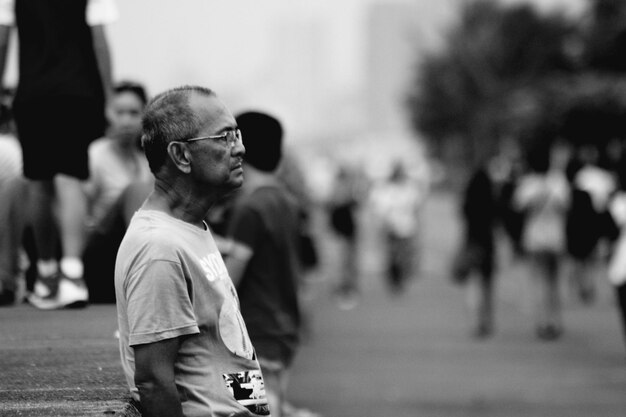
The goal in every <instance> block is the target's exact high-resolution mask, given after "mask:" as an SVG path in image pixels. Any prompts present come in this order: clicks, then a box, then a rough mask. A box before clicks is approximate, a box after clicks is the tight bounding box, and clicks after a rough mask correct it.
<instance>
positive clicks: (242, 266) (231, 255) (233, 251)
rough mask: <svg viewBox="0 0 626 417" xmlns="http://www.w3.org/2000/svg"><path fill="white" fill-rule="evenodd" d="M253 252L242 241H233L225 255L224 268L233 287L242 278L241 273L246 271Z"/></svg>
mask: <svg viewBox="0 0 626 417" xmlns="http://www.w3.org/2000/svg"><path fill="white" fill-rule="evenodd" d="M253 254H254V252H253V250H252V248H251V247H250V246H248V245H246V244H244V243H241V242H237V241H233V242H232V243H231V246H230V250H229V251H228V256H227V257H226V260H225V263H226V269H227V270H228V275H230V279H232V280H233V284H235V287H236V286H237V285H239V283H240V282H241V279H242V278H243V273H244V272H245V271H246V267H247V266H248V262H250V258H252V255H253Z"/></svg>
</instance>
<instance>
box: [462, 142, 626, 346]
mask: <svg viewBox="0 0 626 417" xmlns="http://www.w3.org/2000/svg"><path fill="white" fill-rule="evenodd" d="M625 149H626V147H625V143H624V141H623V140H621V139H618V138H616V139H615V140H612V141H610V142H609V143H608V144H607V145H606V146H599V145H598V144H596V143H594V142H588V143H579V144H573V143H569V142H566V141H563V140H558V139H557V140H553V141H545V142H543V143H541V144H538V145H536V146H534V147H532V148H530V149H527V150H525V151H524V152H522V151H521V150H520V149H516V148H511V149H507V150H506V151H504V152H501V154H499V155H497V156H496V157H493V158H489V159H486V160H485V161H483V162H482V163H480V164H478V165H477V167H476V168H475V171H474V172H473V174H472V176H471V178H470V180H469V181H468V183H467V186H466V188H465V192H464V194H463V198H462V209H461V217H462V219H463V223H464V240H463V242H462V244H461V245H460V247H459V249H458V252H457V254H456V256H455V258H454V262H453V265H454V267H453V271H452V272H453V277H454V279H455V281H456V282H457V283H461V284H467V287H468V289H469V294H470V295H469V296H468V300H469V301H470V302H469V305H470V307H471V308H472V309H473V310H474V313H475V314H474V315H473V317H474V318H475V322H474V325H473V332H474V335H475V336H476V337H481V338H482V337H487V336H489V335H491V334H492V333H493V332H494V327H495V326H494V315H495V313H494V304H495V302H494V297H495V294H496V292H495V291H494V286H495V282H494V281H495V277H496V276H497V275H498V274H497V270H498V269H502V270H504V272H506V271H507V269H508V267H504V266H502V267H500V268H498V265H497V263H498V262H497V261H498V259H499V258H501V257H499V256H498V254H499V252H501V251H498V243H499V242H500V240H499V237H500V236H501V235H502V234H501V233H500V232H499V231H503V232H504V233H503V235H504V236H505V237H506V240H508V242H509V243H510V245H509V246H510V248H511V253H512V254H513V259H514V260H515V261H519V262H522V263H524V264H525V265H526V266H527V267H528V268H527V271H528V280H529V283H530V285H531V287H532V291H531V297H532V305H533V308H532V312H533V316H534V318H533V323H534V328H535V331H536V335H537V337H538V338H540V339H542V340H556V339H558V338H559V337H560V336H561V335H562V333H563V331H564V329H563V312H562V304H563V300H562V298H563V294H564V292H565V291H564V288H567V289H569V290H570V291H568V292H567V293H569V294H571V293H574V294H576V297H577V298H578V299H579V300H580V302H582V303H583V304H585V305H590V304H592V303H594V301H595V300H596V298H597V293H598V288H599V286H600V284H601V282H600V280H601V279H603V278H605V277H607V276H608V279H609V280H610V282H611V283H612V287H613V288H614V292H615V296H616V304H617V305H618V306H619V310H620V313H621V318H622V323H626V320H625V318H626V316H625V313H626V310H625V305H626V300H625V299H624V291H625V287H624V285H625V283H626V270H625V269H624V265H623V259H624V255H625V254H624V252H623V251H624V249H623V245H624V243H623V241H624V236H625V235H624V230H625V229H624V219H625V212H624V208H625V206H624V197H625V195H626V194H625V192H624V190H625V189H626V188H625V187H626V186H625V179H626V177H625V176H624V173H625V171H624V166H625V161H624V158H625V157H626V152H625ZM625 335H626V333H625Z"/></svg>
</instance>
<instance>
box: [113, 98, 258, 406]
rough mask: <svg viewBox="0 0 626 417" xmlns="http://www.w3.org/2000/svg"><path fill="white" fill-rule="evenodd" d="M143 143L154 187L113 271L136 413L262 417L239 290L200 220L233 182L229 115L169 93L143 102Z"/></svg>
mask: <svg viewBox="0 0 626 417" xmlns="http://www.w3.org/2000/svg"><path fill="white" fill-rule="evenodd" d="M142 143H143V147H144V150H145V153H146V156H147V158H148V162H149V164H150V169H151V171H152V173H153V174H154V177H155V186H154V189H153V191H152V193H151V194H150V195H149V197H148V198H147V200H146V201H145V203H144V204H143V206H142V207H141V209H140V210H138V211H137V212H136V214H135V215H134V216H133V218H132V220H131V223H130V225H129V227H128V231H127V233H126V236H125V237H124V240H123V242H122V244H121V246H120V250H119V252H118V258H117V262H116V268H115V290H116V296H117V310H118V324H119V333H120V349H121V358H122V365H123V368H124V373H125V374H126V379H127V382H128V385H129V386H130V389H131V393H132V396H133V398H134V399H135V400H139V401H140V404H141V409H142V415H144V416H168V417H169V416H171V417H174V416H235V415H237V416H256V415H269V414H270V413H269V409H268V405H267V399H266V398H265V393H264V390H263V379H262V375H261V370H260V367H259V363H258V361H257V359H256V355H255V351H254V348H253V346H252V343H251V341H250V338H249V336H248V331H247V330H246V326H245V324H244V321H243V318H242V316H241V313H240V311H239V300H238V298H237V292H236V290H235V287H234V286H233V282H232V280H231V278H230V277H229V273H228V270H227V269H226V265H225V264H224V261H223V260H222V257H221V255H220V253H219V251H218V249H217V246H216V244H215V241H214V240H213V236H212V234H211V231H210V230H209V228H208V226H207V224H206V223H205V221H204V219H205V217H206V215H207V212H208V211H209V208H210V207H211V206H212V205H213V203H214V202H216V201H218V200H219V199H220V198H222V196H223V195H224V194H226V193H229V192H232V191H233V190H235V189H237V188H239V187H240V186H241V185H242V183H243V169H242V157H243V154H244V152H245V149H244V147H243V145H242V143H241V133H240V131H239V129H238V128H237V123H236V121H235V118H234V117H233V116H232V114H231V113H230V111H229V110H228V109H227V108H226V106H225V105H224V104H223V103H222V102H221V101H220V100H219V99H218V97H217V95H216V94H215V93H214V92H213V91H211V90H209V89H206V88H203V87H196V86H185V87H179V88H175V89H172V90H168V91H166V92H164V93H162V94H159V95H158V96H156V97H155V98H154V99H153V100H152V101H151V102H150V104H148V107H147V108H146V113H145V116H144V119H143V138H142ZM239 384H240V385H241V387H242V388H243V387H244V384H245V389H235V388H236V387H239Z"/></svg>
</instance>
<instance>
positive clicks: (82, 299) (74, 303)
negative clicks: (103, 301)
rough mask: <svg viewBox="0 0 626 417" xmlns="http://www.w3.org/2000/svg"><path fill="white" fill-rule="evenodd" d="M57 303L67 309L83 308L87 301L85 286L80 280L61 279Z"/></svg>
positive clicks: (82, 280) (83, 281) (87, 295)
mask: <svg viewBox="0 0 626 417" xmlns="http://www.w3.org/2000/svg"><path fill="white" fill-rule="evenodd" d="M58 300H59V303H60V304H61V305H62V306H63V307H68V308H84V307H86V306H87V302H88V301H89V291H88V290H87V284H86V283H85V280H84V279H82V278H67V277H65V276H63V277H62V279H61V281H60V282H59V293H58Z"/></svg>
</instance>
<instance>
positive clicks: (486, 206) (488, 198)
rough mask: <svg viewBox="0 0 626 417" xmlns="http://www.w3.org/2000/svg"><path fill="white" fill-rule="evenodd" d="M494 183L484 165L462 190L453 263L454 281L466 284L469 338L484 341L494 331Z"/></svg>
mask: <svg viewBox="0 0 626 417" xmlns="http://www.w3.org/2000/svg"><path fill="white" fill-rule="evenodd" d="M496 204H497V203H496V196H495V191H494V184H493V181H492V179H491V177H490V175H489V171H488V169H487V167H486V166H484V165H479V166H478V168H476V169H475V171H474V172H473V174H472V176H471V177H470V180H469V182H468V183H467V186H466V188H465V192H464V195H463V200H462V210H461V211H462V217H463V224H464V229H465V237H464V243H463V244H462V245H461V247H460V248H459V252H458V253H457V255H456V258H455V260H454V263H453V269H454V271H453V273H454V279H455V280H456V282H457V283H461V284H465V285H467V289H468V294H467V298H468V304H469V307H470V309H471V310H472V313H473V314H472V316H473V317H472V319H473V320H476V321H475V324H474V327H473V336H474V337H477V338H485V337H488V336H490V335H492V334H493V332H494V282H493V281H494V266H495V265H494V264H495V254H494V252H495V249H494V227H495V222H496V212H497V205H496Z"/></svg>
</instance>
